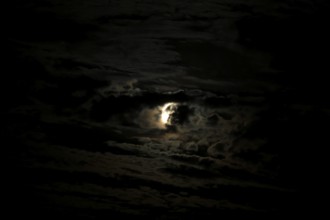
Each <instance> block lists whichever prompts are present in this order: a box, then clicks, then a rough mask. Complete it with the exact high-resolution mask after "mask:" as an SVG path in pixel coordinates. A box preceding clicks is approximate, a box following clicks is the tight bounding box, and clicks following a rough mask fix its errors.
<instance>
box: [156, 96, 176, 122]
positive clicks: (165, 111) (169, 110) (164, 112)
mask: <svg viewBox="0 0 330 220" xmlns="http://www.w3.org/2000/svg"><path fill="white" fill-rule="evenodd" d="M176 106H177V104H176V103H174V102H169V103H166V104H165V105H164V106H163V107H162V108H161V116H160V120H161V122H162V123H163V124H164V125H165V124H170V122H169V118H170V115H171V114H173V112H174V111H175V109H176Z"/></svg>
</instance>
